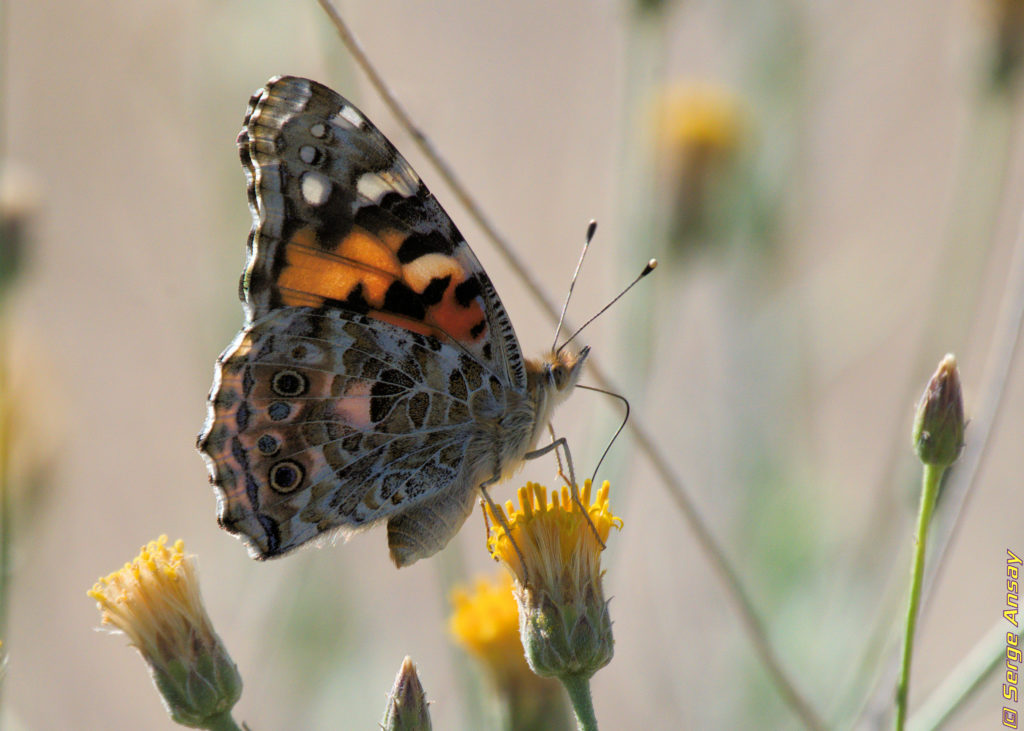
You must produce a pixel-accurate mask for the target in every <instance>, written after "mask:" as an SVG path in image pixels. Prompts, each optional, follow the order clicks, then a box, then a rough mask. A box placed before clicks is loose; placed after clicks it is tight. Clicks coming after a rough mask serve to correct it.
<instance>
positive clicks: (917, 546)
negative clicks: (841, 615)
mask: <svg viewBox="0 0 1024 731" xmlns="http://www.w3.org/2000/svg"><path fill="white" fill-rule="evenodd" d="M945 471H946V467H945V466H938V465H930V464H926V465H925V466H924V473H923V475H922V479H921V510H920V512H919V513H918V515H917V533H916V534H915V536H914V559H913V564H912V565H911V569H910V601H909V602H908V603H907V621H906V631H905V632H904V634H903V654H902V656H901V658H900V675H899V685H898V686H897V688H896V731H903V727H904V724H905V723H906V720H907V691H908V690H909V689H910V658H911V655H912V654H913V651H914V629H915V627H916V625H917V610H918V605H919V604H920V603H921V584H922V583H923V582H924V552H925V541H926V539H927V537H928V525H929V524H930V523H931V521H932V511H933V510H934V509H935V497H936V496H937V495H938V493H939V484H940V483H941V482H942V473H943V472H945Z"/></svg>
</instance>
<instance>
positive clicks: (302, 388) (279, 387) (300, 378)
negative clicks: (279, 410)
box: [270, 369, 309, 398]
mask: <svg viewBox="0 0 1024 731" xmlns="http://www.w3.org/2000/svg"><path fill="white" fill-rule="evenodd" d="M270 387H271V388H272V389H273V390H274V393H276V394H277V395H278V396H286V397H292V398H294V397H295V396H301V395H302V394H304V393H305V392H306V389H308V388H309V379H308V378H306V377H305V376H304V375H302V374H301V373H299V372H298V371H293V370H290V369H289V370H284V371H278V372H277V373H275V374H274V378H273V379H272V380H271V381H270Z"/></svg>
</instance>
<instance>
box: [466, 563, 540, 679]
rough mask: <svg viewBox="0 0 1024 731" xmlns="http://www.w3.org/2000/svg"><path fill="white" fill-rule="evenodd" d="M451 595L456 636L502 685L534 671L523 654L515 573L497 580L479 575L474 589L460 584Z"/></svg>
mask: <svg viewBox="0 0 1024 731" xmlns="http://www.w3.org/2000/svg"><path fill="white" fill-rule="evenodd" d="M451 599H452V606H453V610H452V615H451V617H450V618H449V620H448V628H449V630H450V631H451V633H452V636H453V637H454V638H455V639H456V641H457V642H458V643H459V644H460V645H462V646H463V647H464V648H466V650H467V651H468V652H469V653H470V654H472V655H473V656H474V657H476V658H478V659H479V660H480V661H482V662H483V663H484V665H485V666H486V667H487V669H488V670H489V672H490V673H491V674H492V675H493V676H494V678H495V679H497V680H498V684H499V685H503V684H504V683H505V679H507V678H508V677H509V676H512V675H516V674H518V673H521V672H523V671H526V672H527V673H529V674H530V675H533V673H532V672H531V671H530V668H529V667H528V666H527V665H526V658H525V657H523V645H522V643H521V642H520V641H519V609H518V608H517V607H516V601H515V598H514V597H513V596H512V577H511V576H509V575H508V573H507V572H505V571H503V572H502V576H500V577H497V578H496V579H494V580H489V579H484V578H480V579H477V581H476V583H475V584H474V585H473V588H472V590H468V589H466V588H465V587H461V586H457V587H455V589H454V590H453V591H452V597H451Z"/></svg>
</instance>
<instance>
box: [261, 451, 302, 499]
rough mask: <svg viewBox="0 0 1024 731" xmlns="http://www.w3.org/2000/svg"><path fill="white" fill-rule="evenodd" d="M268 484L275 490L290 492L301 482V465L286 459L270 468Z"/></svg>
mask: <svg viewBox="0 0 1024 731" xmlns="http://www.w3.org/2000/svg"><path fill="white" fill-rule="evenodd" d="M269 476H270V486H271V487H272V488H274V489H275V490H276V491H277V492H284V493H288V492H292V491H294V490H295V489H296V488H297V487H298V486H299V485H301V484H302V478H303V477H304V476H305V472H304V471H303V469H302V465H300V464H299V463H298V462H295V461H294V460H290V459H286V460H284V461H282V462H278V463H277V464H275V465H274V466H273V467H271V468H270V475H269Z"/></svg>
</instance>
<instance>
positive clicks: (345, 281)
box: [277, 227, 402, 307]
mask: <svg viewBox="0 0 1024 731" xmlns="http://www.w3.org/2000/svg"><path fill="white" fill-rule="evenodd" d="M392 233H395V232H388V234H392ZM396 235H397V234H396ZM285 257H286V261H287V265H286V266H285V267H284V269H282V270H281V274H280V275H279V276H278V279H277V285H278V287H279V288H280V290H281V300H282V302H283V303H284V304H285V305H289V306H293V307H306V306H313V307H315V306H318V305H321V304H323V301H324V300H326V299H334V300H344V299H346V298H347V297H348V296H349V295H350V294H352V292H353V291H354V290H355V289H356V287H358V286H359V285H360V284H362V285H363V291H362V294H363V297H364V298H365V299H366V301H367V303H368V304H369V305H370V306H371V307H381V306H383V304H384V294H385V293H386V292H387V289H388V287H390V286H391V283H392V282H394V281H395V280H396V279H398V278H399V277H400V276H401V274H402V265H401V264H399V263H398V259H397V258H396V257H395V255H394V253H392V250H391V249H390V248H389V247H388V245H387V244H386V243H385V242H384V241H382V240H381V238H378V237H377V236H374V235H373V234H371V233H370V232H368V231H366V230H365V229H361V228H353V229H352V231H351V232H349V234H348V235H347V236H345V237H344V238H342V239H341V240H340V241H339V242H338V244H337V245H336V246H335V247H334V249H330V250H324V249H322V248H320V246H318V245H317V243H316V237H315V235H314V233H313V230H312V229H311V228H309V227H306V228H303V229H301V230H299V231H297V232H296V233H295V235H294V236H292V238H291V240H290V241H288V243H287V244H286V245H285Z"/></svg>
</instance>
